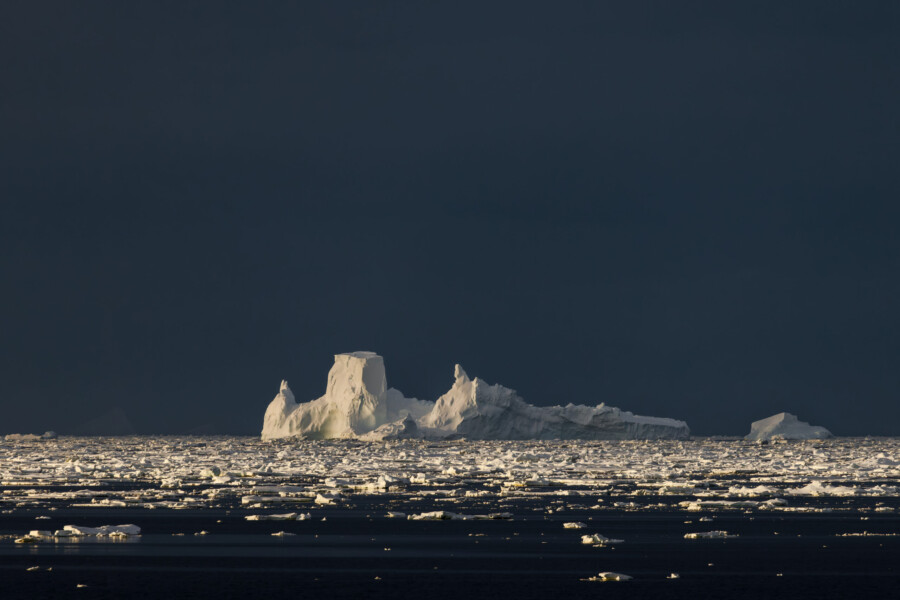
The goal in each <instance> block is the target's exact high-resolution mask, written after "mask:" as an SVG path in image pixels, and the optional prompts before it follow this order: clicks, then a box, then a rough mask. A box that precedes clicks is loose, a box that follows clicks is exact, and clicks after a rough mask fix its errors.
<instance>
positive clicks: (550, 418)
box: [262, 352, 690, 441]
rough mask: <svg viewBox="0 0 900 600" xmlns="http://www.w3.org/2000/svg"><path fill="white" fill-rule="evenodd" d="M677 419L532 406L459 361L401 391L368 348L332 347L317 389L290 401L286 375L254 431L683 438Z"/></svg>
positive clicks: (378, 437) (601, 407) (384, 436)
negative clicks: (438, 377) (433, 382)
mask: <svg viewBox="0 0 900 600" xmlns="http://www.w3.org/2000/svg"><path fill="white" fill-rule="evenodd" d="M689 436H690V429H689V428H688V426H687V424H686V423H685V422H684V421H677V420H675V419H667V418H659V417H645V416H640V415H635V414H633V413H631V412H628V411H623V410H620V409H618V408H615V407H611V406H606V405H605V404H603V403H601V404H598V405H597V406H583V405H575V404H568V405H566V406H549V407H543V406H534V405H531V404H528V403H527V402H525V400H523V399H522V398H521V397H520V396H519V395H518V394H517V393H516V391H515V390H513V389H511V388H507V387H504V386H502V385H499V384H495V385H490V384H488V383H486V382H485V381H483V380H482V379H479V378H478V377H476V378H474V379H470V378H469V376H468V375H467V374H466V372H465V371H464V370H463V368H462V367H461V366H460V365H456V368H455V371H454V383H453V386H452V387H451V388H450V390H449V391H448V392H447V393H446V394H444V395H443V396H441V397H440V398H438V399H437V401H436V402H431V401H428V400H419V399H416V398H407V397H405V396H404V395H403V394H402V393H401V392H400V391H398V390H396V389H393V388H388V387H387V378H386V376H385V370H384V360H383V359H382V357H381V356H379V355H378V354H375V353H374V352H350V353H346V354H337V355H335V357H334V365H333V366H332V367H331V370H330V371H329V373H328V384H327V387H326V390H325V395H323V396H322V397H320V398H318V399H316V400H312V401H310V402H304V403H298V402H297V401H296V400H295V399H294V395H293V393H292V392H291V390H290V387H289V386H288V383H287V381H282V382H281V387H280V389H279V391H278V394H277V395H276V396H275V398H274V399H273V400H272V401H271V402H270V403H269V406H268V408H267V409H266V413H265V416H264V418H263V429H262V439H264V440H268V439H276V438H283V437H298V438H302V439H310V440H320V439H334V438H348V439H360V440H366V441H382V440H392V439H410V438H424V439H430V440H440V439H459V438H465V439H471V440H553V439H588V440H633V439H686V438H688V437H689Z"/></svg>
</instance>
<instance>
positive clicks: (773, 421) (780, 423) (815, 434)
mask: <svg viewBox="0 0 900 600" xmlns="http://www.w3.org/2000/svg"><path fill="white" fill-rule="evenodd" d="M830 437H834V436H833V435H832V434H831V432H830V431H828V430H827V429H825V428H824V427H820V426H818V425H810V424H809V423H806V422H805V421H801V420H799V419H798V418H797V416H796V415H792V414H791V413H786V412H782V413H778V414H777V415H772V416H771V417H768V418H766V419H761V420H759V421H754V422H753V423H752V424H751V425H750V433H748V434H747V435H746V436H745V437H744V439H745V440H749V441H753V442H765V441H769V440H824V439H827V438H830Z"/></svg>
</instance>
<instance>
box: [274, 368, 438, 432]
mask: <svg viewBox="0 0 900 600" xmlns="http://www.w3.org/2000/svg"><path fill="white" fill-rule="evenodd" d="M431 405H432V403H431V402H423V401H420V400H416V399H415V398H405V397H404V396H403V394H401V393H400V392H398V391H397V390H394V389H388V388H387V378H386V377H385V373H384V360H383V359H382V358H381V357H380V356H378V355H377V354H375V353H374V352H350V353H347V354H336V355H335V357H334V365H333V366H332V367H331V370H330V371H329V372H328V386H327V387H326V389H325V395H324V396H322V397H321V398H318V399H316V400H313V401H311V402H305V403H302V404H298V403H297V402H295V401H294V395H293V394H292V393H291V390H290V389H288V387H287V382H282V383H281V390H280V391H279V392H278V395H277V396H275V398H274V399H273V400H272V402H271V403H270V404H269V407H268V409H266V415H265V417H264V419H263V431H262V437H263V439H273V438H280V437H290V436H300V437H303V438H306V439H314V440H321V439H329V438H341V437H359V436H361V435H364V434H367V433H369V432H370V431H372V430H374V429H377V428H379V427H381V426H382V425H384V424H386V423H391V422H394V421H398V420H403V419H404V418H405V417H407V416H411V417H412V418H413V419H417V418H419V417H421V416H422V415H423V414H426V413H427V412H428V411H429V410H430V409H431ZM396 431H398V432H399V431H403V432H405V435H411V433H410V432H411V431H413V430H412V429H411V428H409V427H405V428H399V427H398V428H396Z"/></svg>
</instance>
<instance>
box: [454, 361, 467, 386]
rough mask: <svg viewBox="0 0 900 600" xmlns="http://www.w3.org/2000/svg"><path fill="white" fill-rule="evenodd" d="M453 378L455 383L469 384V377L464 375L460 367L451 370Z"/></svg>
mask: <svg viewBox="0 0 900 600" xmlns="http://www.w3.org/2000/svg"><path fill="white" fill-rule="evenodd" d="M453 377H455V378H456V383H468V382H469V376H468V375H466V372H465V370H464V369H463V368H462V366H461V365H456V368H454V369H453Z"/></svg>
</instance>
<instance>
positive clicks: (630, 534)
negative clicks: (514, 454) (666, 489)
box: [0, 501, 900, 599]
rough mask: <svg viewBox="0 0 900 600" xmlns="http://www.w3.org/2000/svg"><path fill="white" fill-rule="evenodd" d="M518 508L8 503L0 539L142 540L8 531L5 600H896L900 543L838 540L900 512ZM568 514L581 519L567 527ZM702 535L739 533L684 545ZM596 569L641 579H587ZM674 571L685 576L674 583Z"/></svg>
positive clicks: (0, 583) (898, 521)
mask: <svg viewBox="0 0 900 600" xmlns="http://www.w3.org/2000/svg"><path fill="white" fill-rule="evenodd" d="M518 508H519V509H520V510H518V511H517V510H515V507H513V510H512V512H513V513H514V515H515V516H514V518H513V520H510V521H409V520H404V519H388V518H386V517H385V516H384V515H385V509H384V503H383V502H382V501H379V502H377V503H372V504H371V505H366V504H365V503H364V502H357V503H356V505H355V507H354V508H353V509H351V510H348V509H333V510H331V509H322V510H319V511H316V512H315V518H314V519H313V520H308V521H287V522H280V521H259V522H250V521H246V520H245V519H244V515H245V514H246V511H241V510H240V509H234V510H225V509H212V508H211V509H206V510H187V511H173V510H137V509H125V508H122V509H115V508H110V509H108V508H96V509H71V508H65V509H59V510H56V511H53V512H50V513H48V512H47V511H27V510H17V511H13V512H12V513H10V514H2V515H0V533H2V534H22V533H25V532H27V531H29V530H30V529H37V528H39V529H51V530H52V529H56V528H61V527H62V526H63V525H65V524H81V525H102V524H120V523H135V524H137V525H140V527H141V528H142V530H143V535H142V536H140V537H139V538H134V539H130V540H127V541H122V542H114V541H99V540H96V539H90V540H82V541H61V542H52V541H48V542H41V543H37V544H27V545H23V544H14V543H13V542H12V539H10V538H6V539H3V540H2V541H0V598H2V599H7V598H9V599H16V598H38V599H51V598H110V599H119V598H269V599H272V598H428V599H442V598H448V599H449V598H490V599H506V598H509V599H513V598H653V599H665V598H754V599H759V598H810V599H812V598H817V599H818V598H900V537H896V536H869V537H839V536H837V535H836V534H840V533H852V532H862V531H864V530H865V531H868V532H873V533H900V517H898V516H897V513H896V512H895V513H884V514H873V515H871V516H870V517H869V518H868V519H867V520H865V521H862V520H861V519H860V516H859V514H858V513H856V512H853V511H848V512H847V513H841V512H835V513H830V514H822V513H812V514H783V513H773V514H769V513H754V514H749V513H743V512H739V511H729V512H717V513H709V514H711V515H714V517H715V521H714V522H712V523H710V522H699V521H698V519H699V518H700V517H701V516H703V515H704V514H707V513H685V512H683V511H680V512H679V511H671V512H666V511H661V512H646V511H637V512H635V511H627V512H625V511H606V512H603V513H597V512H591V511H589V510H585V511H582V512H578V511H566V512H565V514H561V515H547V514H545V512H544V511H542V510H538V509H539V507H538V506H537V505H535V503H534V502H533V501H532V502H530V503H524V502H523V504H522V506H520V507H518ZM454 509H455V510H458V509H459V506H456V507H455V508H454ZM256 512H259V511H256ZM460 512H463V511H460ZM37 514H48V515H50V516H51V517H52V518H51V519H49V520H39V521H36V520H35V516H36V515H37ZM322 517H325V520H324V521H323V520H322ZM566 521H583V522H584V523H586V524H587V525H588V527H587V528H586V529H583V530H566V529H563V527H562V523H563V522H566ZM686 521H690V523H686ZM711 529H722V530H727V531H728V532H729V533H733V534H738V537H733V538H728V539H724V540H687V539H684V533H685V532H689V531H709V530H711ZM200 531H206V532H208V533H207V534H206V535H194V534H195V533H197V532H200ZM278 531H286V532H291V533H295V534H296V535H295V536H290V537H274V536H272V535H271V533H274V532H278ZM175 533H183V534H185V535H183V536H179V535H173V534H175ZM583 533H601V534H603V535H605V536H607V537H612V538H621V539H624V540H625V542H624V543H622V544H617V545H615V546H613V547H605V548H595V547H591V546H589V545H584V544H581V543H580V538H581V534H583ZM32 566H38V567H40V568H39V569H38V570H35V571H28V570H26V569H27V568H28V567H32ZM50 567H52V570H48V568H50ZM600 571H617V572H620V573H625V574H628V575H631V576H632V577H633V578H634V579H633V580H632V581H627V582H605V583H601V582H589V581H583V579H586V578H588V577H590V576H592V575H596V574H597V573H598V572H600ZM673 572H674V573H678V574H679V575H680V578H678V579H667V576H668V575H669V574H670V573H673ZM78 584H83V585H86V586H87V587H82V588H79V587H76V586H77V585H78Z"/></svg>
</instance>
